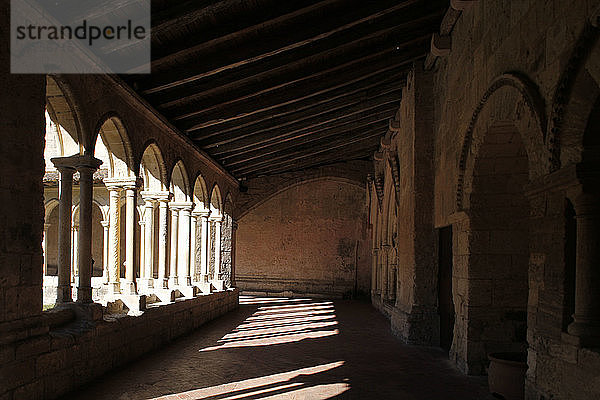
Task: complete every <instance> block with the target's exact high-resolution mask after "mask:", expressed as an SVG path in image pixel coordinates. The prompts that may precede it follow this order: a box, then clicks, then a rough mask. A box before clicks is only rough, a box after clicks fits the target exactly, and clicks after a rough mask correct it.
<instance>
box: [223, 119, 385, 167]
mask: <svg viewBox="0 0 600 400" xmlns="http://www.w3.org/2000/svg"><path fill="white" fill-rule="evenodd" d="M393 115H394V110H393V109H389V110H383V111H381V112H378V113H374V114H368V115H366V116H357V117H354V118H350V119H349V120H348V121H346V122H343V123H339V124H333V125H330V126H327V127H324V128H319V129H314V130H313V129H311V130H306V131H304V132H302V133H300V134H292V135H285V137H283V136H282V137H281V138H278V139H276V140H272V141H270V142H264V143H262V144H257V145H255V146H249V147H247V148H245V149H243V150H236V151H231V152H229V153H228V154H224V155H221V156H219V160H220V161H221V162H226V161H227V160H234V159H237V157H244V155H245V154H249V153H250V154H259V153H260V152H268V151H269V150H270V149H272V148H273V147H274V146H278V145H280V144H284V143H287V142H294V141H297V140H303V139H304V138H307V137H318V136H320V135H327V134H328V133H336V132H338V131H340V130H345V131H348V130H349V129H360V128H364V127H366V126H368V125H371V124H373V123H377V122H381V121H389V119H390V118H391V116H393Z"/></svg>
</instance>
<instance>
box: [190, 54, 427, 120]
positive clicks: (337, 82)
mask: <svg viewBox="0 0 600 400" xmlns="http://www.w3.org/2000/svg"><path fill="white" fill-rule="evenodd" d="M414 61H415V59H412V60H408V61H406V62H403V63H399V64H398V65H386V66H382V67H381V68H379V69H375V70H368V69H365V68H362V69H360V70H359V72H363V74H362V75H360V74H356V75H354V74H352V75H345V77H346V79H340V78H339V77H337V78H336V79H334V78H332V80H330V81H321V82H318V83H313V85H311V86H309V87H308V89H309V90H307V87H303V86H299V87H297V88H295V89H293V90H292V89H290V90H287V91H283V92H282V93H278V94H277V97H276V100H275V101H273V100H271V99H269V98H265V97H259V98H257V99H255V101H254V102H252V101H251V100H242V101H241V102H238V103H237V104H238V105H239V107H243V106H246V105H247V106H246V108H247V109H248V110H247V111H246V112H244V113H239V112H236V111H235V107H234V103H231V102H230V103H224V104H222V105H220V106H219V107H217V108H215V109H213V110H212V111H211V112H209V113H208V114H198V115H197V116H196V117H195V118H194V120H192V121H190V124H193V125H192V126H194V127H198V126H211V125H214V124H218V123H220V122H231V123H233V124H235V122H236V121H238V120H245V119H251V118H253V117H255V116H264V117H265V118H268V117H269V116H271V115H273V116H276V115H277V114H276V113H277V112H278V111H279V110H284V111H287V110H292V111H293V110H295V109H296V107H298V109H300V107H301V106H303V105H305V106H307V107H308V106H311V105H313V104H318V102H319V101H321V102H325V101H326V100H327V99H328V98H329V97H332V98H333V97H335V96H341V95H342V94H343V93H345V92H346V91H348V92H350V91H351V90H352V88H353V87H356V86H359V87H360V86H362V85H363V84H368V82H377V81H378V80H379V79H381V81H382V82H383V81H384V80H385V77H386V76H388V74H392V73H398V76H399V78H398V80H399V81H400V82H403V81H404V80H405V78H406V73H407V72H408V70H409V69H410V65H411V64H412V63H413V62H414ZM307 86H308V85H307ZM252 104H253V105H254V108H250V107H251V105H252ZM228 105H229V106H230V107H229V108H227V106H228ZM219 113H220V114H219ZM194 121H195V122H194ZM179 125H180V126H181V127H182V128H183V127H184V126H185V125H184V123H183V122H180V123H179Z"/></svg>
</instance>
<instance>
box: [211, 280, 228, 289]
mask: <svg viewBox="0 0 600 400" xmlns="http://www.w3.org/2000/svg"><path fill="white" fill-rule="evenodd" d="M210 283H211V284H212V285H213V286H214V287H215V290H218V291H222V290H225V281H224V280H223V279H213V280H211V281H210Z"/></svg>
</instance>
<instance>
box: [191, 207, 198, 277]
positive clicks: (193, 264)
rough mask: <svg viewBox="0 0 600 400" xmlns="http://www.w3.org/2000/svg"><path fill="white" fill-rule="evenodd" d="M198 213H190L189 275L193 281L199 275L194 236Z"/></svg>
mask: <svg viewBox="0 0 600 400" xmlns="http://www.w3.org/2000/svg"><path fill="white" fill-rule="evenodd" d="M199 215H200V213H198V212H197V211H194V212H192V213H191V215H190V276H191V277H192V280H193V281H197V280H198V277H199V275H200V274H199V273H198V271H196V237H197V235H198V216H199Z"/></svg>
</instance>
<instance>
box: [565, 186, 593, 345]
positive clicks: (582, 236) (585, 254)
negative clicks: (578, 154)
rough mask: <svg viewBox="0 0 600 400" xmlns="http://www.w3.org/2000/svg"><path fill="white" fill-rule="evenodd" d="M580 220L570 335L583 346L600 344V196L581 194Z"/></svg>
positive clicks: (577, 208)
mask: <svg viewBox="0 0 600 400" xmlns="http://www.w3.org/2000/svg"><path fill="white" fill-rule="evenodd" d="M573 205H574V207H575V212H576V218H577V255H576V277H575V314H574V315H573V320H574V321H573V323H571V324H570V325H569V327H568V332H569V333H570V334H571V335H573V336H577V337H579V338H580V340H581V345H583V346H597V345H600V267H599V266H600V195H598V194H595V193H594V194H589V193H581V194H580V195H579V196H577V197H576V198H575V201H574V202H573Z"/></svg>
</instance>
